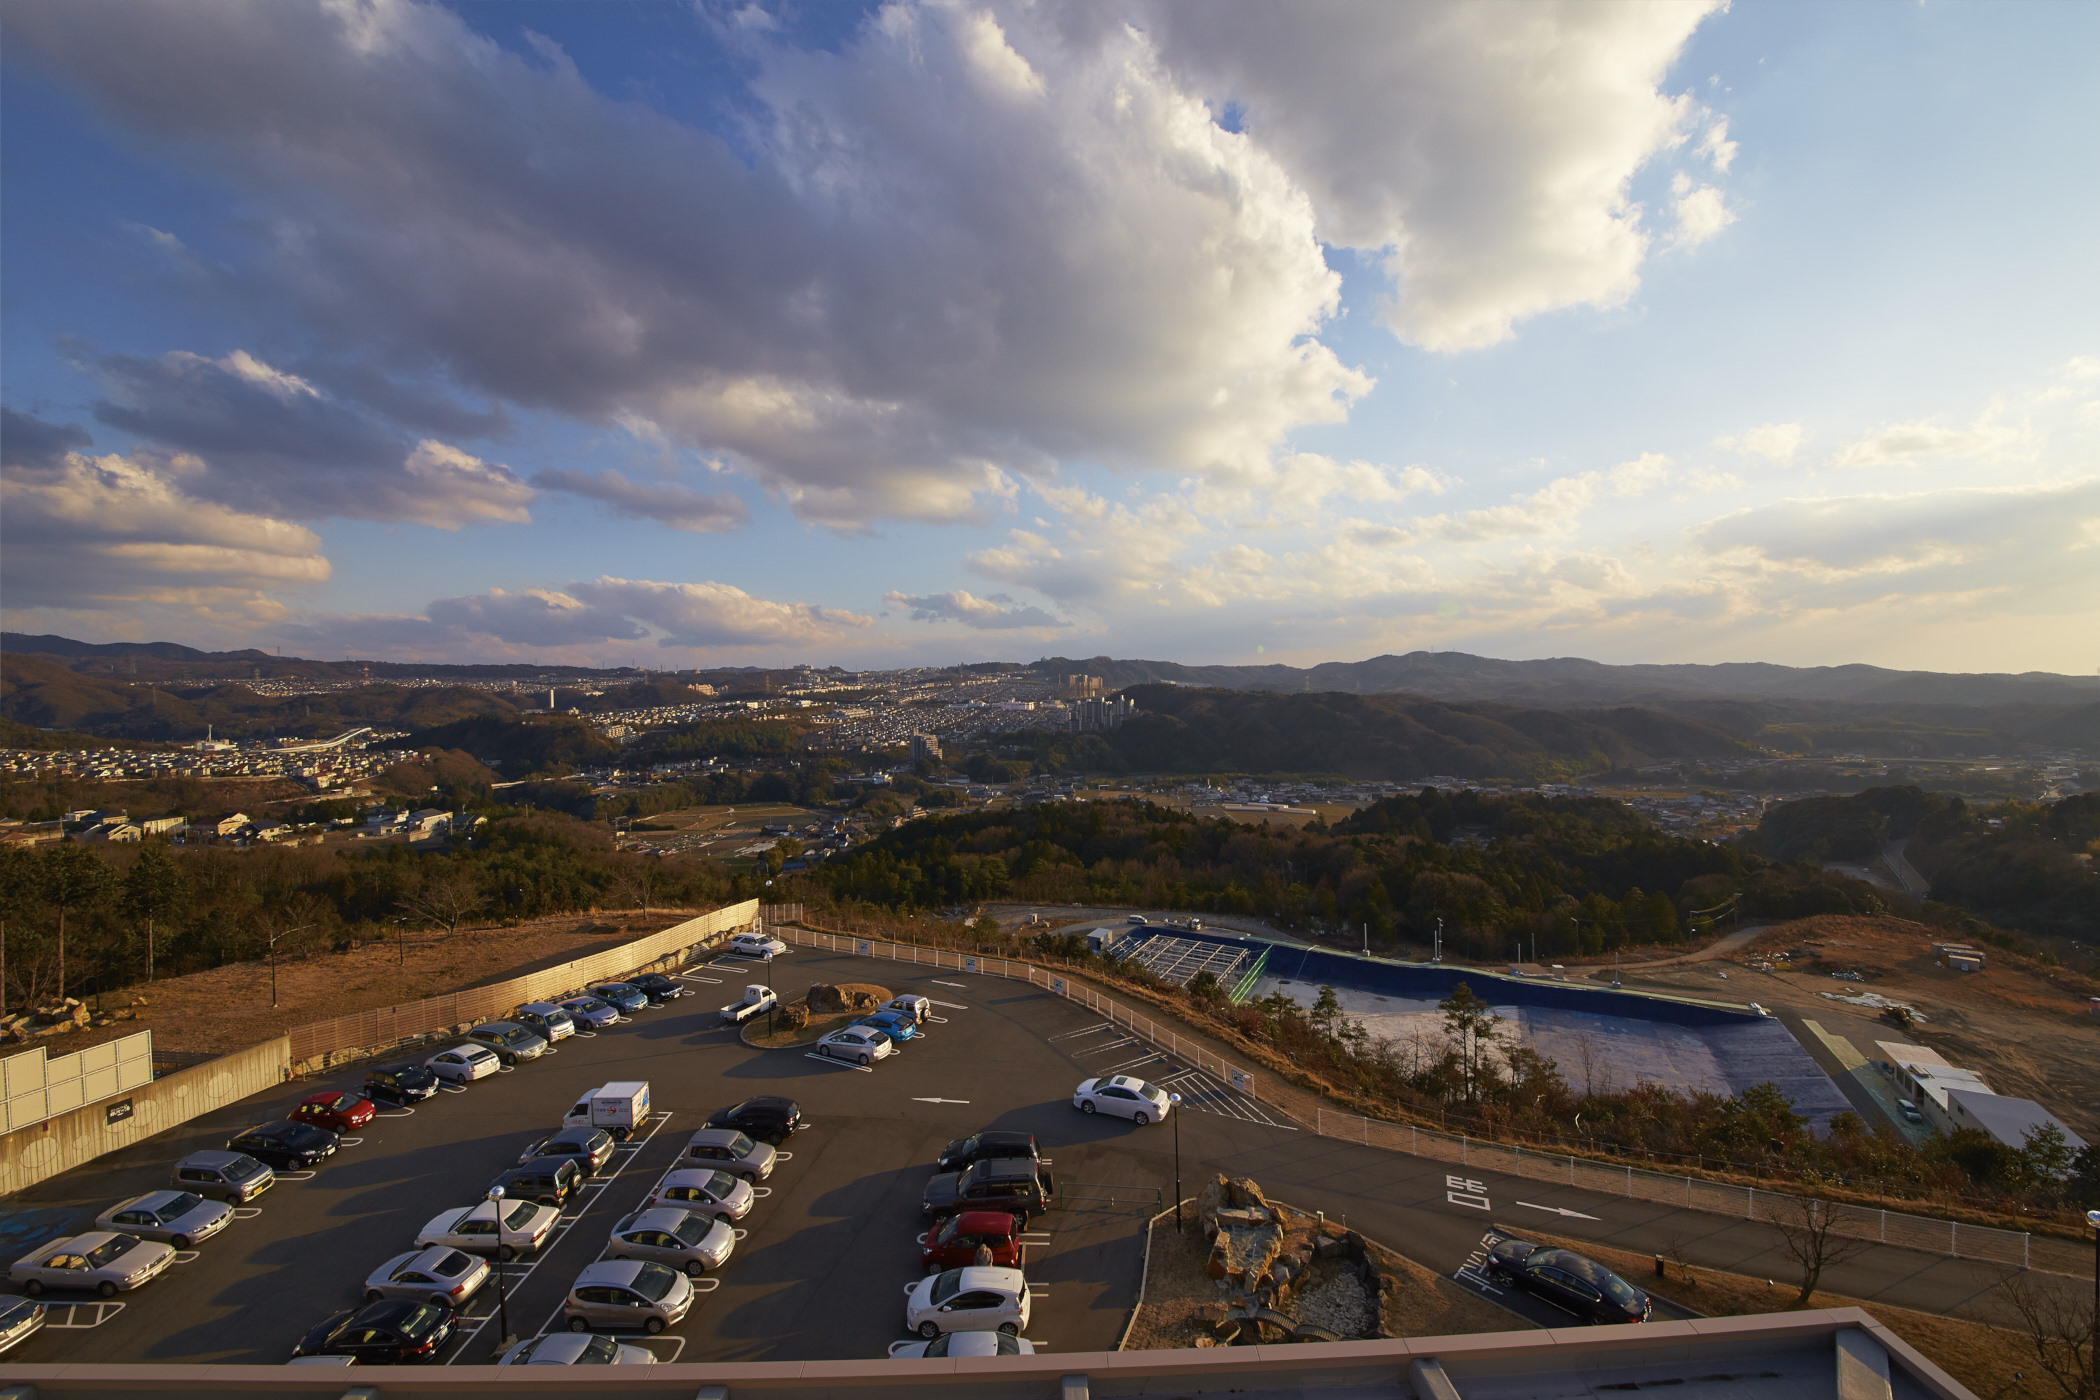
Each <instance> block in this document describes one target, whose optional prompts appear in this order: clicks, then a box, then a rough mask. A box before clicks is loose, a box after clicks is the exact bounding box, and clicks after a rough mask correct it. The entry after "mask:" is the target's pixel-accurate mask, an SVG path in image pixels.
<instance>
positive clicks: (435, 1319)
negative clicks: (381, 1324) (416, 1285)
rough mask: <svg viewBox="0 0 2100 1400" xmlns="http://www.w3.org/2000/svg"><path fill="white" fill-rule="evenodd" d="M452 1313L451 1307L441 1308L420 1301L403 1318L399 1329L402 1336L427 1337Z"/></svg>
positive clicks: (411, 1337) (412, 1337)
mask: <svg viewBox="0 0 2100 1400" xmlns="http://www.w3.org/2000/svg"><path fill="white" fill-rule="evenodd" d="M450 1314H451V1310H450V1309H449V1308H440V1307H437V1306H435V1305H434V1304H430V1303H418V1304H417V1305H416V1307H415V1310H414V1311H412V1312H411V1313H409V1315H408V1316H406V1317H404V1318H402V1319H401V1325H400V1327H399V1329H398V1330H399V1331H400V1333H401V1335H402V1336H404V1337H408V1338H410V1339H414V1338H417V1337H427V1336H429V1335H430V1333H431V1332H432V1331H433V1330H435V1329H436V1327H437V1325H438V1324H439V1323H440V1322H443V1321H444V1320H445V1318H446V1317H448V1316H449V1315H450Z"/></svg>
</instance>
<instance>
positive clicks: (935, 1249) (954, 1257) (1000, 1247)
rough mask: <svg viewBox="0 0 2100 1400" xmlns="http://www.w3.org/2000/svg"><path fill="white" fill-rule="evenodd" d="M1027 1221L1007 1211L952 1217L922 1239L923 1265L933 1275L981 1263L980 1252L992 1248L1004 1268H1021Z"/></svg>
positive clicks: (970, 1212)
mask: <svg viewBox="0 0 2100 1400" xmlns="http://www.w3.org/2000/svg"><path fill="white" fill-rule="evenodd" d="M1026 1225H1027V1222H1026V1221H1024V1220H1023V1219H1021V1217H1020V1216H1018V1215H1010V1214H1008V1213H1007V1212H1005V1211H1003V1210H966V1211H964V1212H963V1213H962V1214H960V1215H951V1216H949V1217H948V1218H947V1219H946V1220H943V1221H942V1222H941V1223H940V1224H938V1225H936V1226H934V1227H933V1228H932V1229H930V1230H928V1231H927V1232H926V1233H925V1234H923V1235H921V1236H919V1263H920V1264H921V1265H922V1266H924V1268H925V1270H926V1272H927V1273H929V1274H937V1273H941V1272H942V1271H944V1270H947V1269H960V1268H964V1267H967V1266H968V1265H971V1264H975V1263H977V1262H978V1259H977V1251H978V1250H979V1249H989V1250H990V1251H991V1252H992V1260H991V1262H992V1263H993V1264H994V1265H995V1266H997V1267H999V1268H1002V1269H1018V1268H1020V1267H1021V1255H1022V1247H1021V1231H1022V1229H1024V1228H1025V1227H1026Z"/></svg>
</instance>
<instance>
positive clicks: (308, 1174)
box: [277, 1171, 320, 1181]
mask: <svg viewBox="0 0 2100 1400" xmlns="http://www.w3.org/2000/svg"><path fill="white" fill-rule="evenodd" d="M319 1175H320V1173H319V1172H312V1171H298V1172H279V1173H277V1179H278V1180H279V1181H312V1180H313V1179H314V1178H315V1177H317V1176H319Z"/></svg>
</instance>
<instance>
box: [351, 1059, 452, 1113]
mask: <svg viewBox="0 0 2100 1400" xmlns="http://www.w3.org/2000/svg"><path fill="white" fill-rule="evenodd" d="M437 1091H438V1077H437V1076H436V1075H435V1074H432V1073H431V1072H430V1071H429V1070H427V1069H425V1068H424V1067H423V1066H421V1065H387V1066H386V1067H385V1068H383V1069H375V1070H373V1071H372V1072H371V1073H370V1074H368V1075H366V1076H365V1093H366V1094H368V1095H370V1096H371V1097H372V1098H374V1099H378V1100H380V1101H381V1102H383V1103H396V1104H412V1103H421V1102H423V1100H425V1099H428V1098H434V1097H435V1096H436V1095H437Z"/></svg>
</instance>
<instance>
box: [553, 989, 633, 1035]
mask: <svg viewBox="0 0 2100 1400" xmlns="http://www.w3.org/2000/svg"><path fill="white" fill-rule="evenodd" d="M561 1009H562V1010H564V1011H566V1012H568V1013H569V1015H570V1017H571V1018H572V1019H573V1020H574V1021H575V1022H576V1024H578V1025H580V1026H587V1027H589V1028H590V1029H591V1030H594V1031H599V1030H604V1029H605V1028H606V1027H607V1026H609V1025H611V1024H612V1023H613V1022H615V1021H617V1020H619V1019H620V1008H619V1007H617V1006H613V1005H611V1004H609V1003H607V1002H603V1001H600V1000H598V998H596V997H570V998H569V999H568V1000H567V1001H565V1002H563V1003H562V1004H561Z"/></svg>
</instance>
